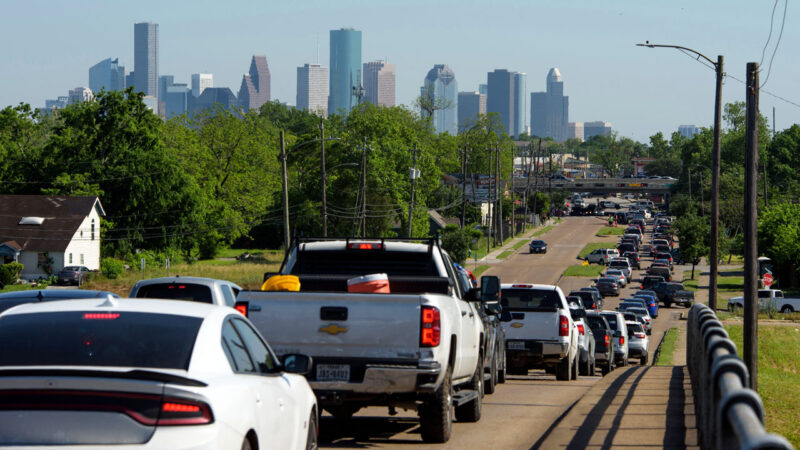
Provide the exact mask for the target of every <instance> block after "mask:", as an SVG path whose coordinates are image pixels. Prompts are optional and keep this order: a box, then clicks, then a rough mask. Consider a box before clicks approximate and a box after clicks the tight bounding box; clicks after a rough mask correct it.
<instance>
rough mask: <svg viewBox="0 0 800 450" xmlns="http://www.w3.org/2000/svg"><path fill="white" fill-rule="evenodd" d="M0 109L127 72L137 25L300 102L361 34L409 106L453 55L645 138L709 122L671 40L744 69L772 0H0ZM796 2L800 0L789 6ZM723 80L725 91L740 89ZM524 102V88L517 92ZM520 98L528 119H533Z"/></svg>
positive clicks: (370, 56)
mask: <svg viewBox="0 0 800 450" xmlns="http://www.w3.org/2000/svg"><path fill="white" fill-rule="evenodd" d="M784 1H785V0H779V1H778V5H777V8H776V11H775V18H774V24H773V32H772V36H771V39H770V42H769V45H768V46H767V50H766V55H765V56H764V58H763V65H762V71H761V75H760V76H761V82H762V83H763V82H764V80H765V78H766V76H767V70H768V65H769V62H770V59H771V56H772V54H773V49H774V47H775V43H776V42H777V38H778V34H779V31H780V26H781V20H782V17H783V6H784ZM0 4H2V11H3V14H2V16H0V43H2V44H0V48H1V49H2V50H0V108H2V107H5V106H7V105H16V104H18V103H20V102H25V103H30V104H31V105H33V106H37V107H38V106H44V101H45V99H50V98H56V97H57V96H59V95H66V94H67V91H68V90H69V89H72V88H74V87H77V86H87V85H88V83H89V80H88V78H89V75H88V72H89V67H91V66H92V65H94V64H96V63H97V62H99V61H101V60H103V59H105V58H109V57H110V58H119V59H120V63H122V64H124V65H125V66H126V70H127V71H130V70H132V69H133V24H134V23H136V22H145V21H149V22H155V23H158V24H159V42H160V48H159V75H174V76H175V82H183V83H188V84H191V74H192V73H198V72H211V73H213V74H214V85H215V87H230V88H231V90H232V91H233V92H234V93H237V92H238V90H239V87H240V85H241V79H242V74H244V73H245V72H247V70H248V69H249V66H250V59H251V57H252V55H253V54H264V55H266V56H267V60H268V63H269V67H270V73H271V76H272V98H273V99H278V100H280V101H282V102H289V103H291V104H294V103H295V96H296V78H297V67H298V66H302V65H303V64H305V63H316V62H319V63H320V64H322V65H324V66H326V67H328V59H329V47H328V44H329V31H330V30H332V29H338V28H342V27H352V28H355V29H357V30H361V31H362V61H363V62H367V61H375V60H388V62H390V63H393V64H396V66H397V102H398V103H399V104H405V105H412V104H413V102H414V99H415V98H416V97H417V96H418V95H419V87H420V86H421V85H422V82H423V79H424V77H425V75H426V74H427V72H428V70H430V69H431V68H432V67H433V65H434V64H447V65H449V66H450V67H451V68H452V69H453V71H454V72H455V75H456V81H457V82H458V89H459V90H460V91H474V90H477V89H478V85H479V84H481V83H486V77H487V72H491V71H493V70H495V69H508V70H513V71H518V72H525V73H527V77H528V78H527V91H528V93H530V92H538V91H543V90H545V79H546V76H547V72H548V71H549V70H550V68H551V67H558V69H559V70H560V72H561V75H562V77H563V80H564V92H565V95H568V96H569V120H570V121H578V122H588V121H596V120H603V121H608V122H611V124H612V127H613V128H614V130H616V131H617V132H618V133H619V134H620V136H627V137H630V138H632V139H634V140H637V141H640V142H647V141H648V139H649V136H651V135H653V134H654V133H656V132H658V131H661V132H663V133H664V134H665V135H666V136H670V135H671V133H672V132H673V131H676V130H677V128H678V126H679V125H682V124H694V125H698V126H711V124H712V123H713V115H714V85H715V78H714V72H713V70H712V69H710V68H708V67H704V66H703V65H701V64H700V63H699V62H697V61H695V60H693V59H692V58H690V57H687V56H686V55H684V54H682V53H681V52H679V51H677V50H673V49H649V48H642V47H636V46H635V44H636V43H640V42H644V41H647V40H649V41H650V42H652V43H663V44H675V45H682V46H685V47H689V48H693V49H695V50H697V51H699V52H701V53H704V54H705V55H706V56H708V57H709V58H711V59H712V60H716V56H717V55H720V54H721V55H723V56H724V58H725V72H726V73H729V74H730V75H731V76H733V77H736V78H738V79H740V80H745V70H746V64H747V63H748V62H759V61H761V60H762V50H763V49H764V46H765V44H766V43H767V38H768V36H769V34H770V17H771V15H772V11H773V6H774V5H775V3H774V2H773V1H772V0H755V1H754V0H750V1H746V0H726V1H724V2H720V1H713V0H660V1H657V0H651V1H641V0H628V1H621V0H603V1H597V0H561V1H543V0H493V1H475V0H332V1H321V0H292V1H278V0H267V1H264V0H261V1H246V0H227V1H225V2H219V1H210V0H191V1H185V0H169V1H163V0H161V1H154V0H136V1H120V0H70V1H63V0H29V1H24V2H23V1H11V0H2V2H1V3H0ZM793 6H794V7H795V8H796V7H797V5H796V4H794V5H793ZM796 11H797V10H796V9H793V8H788V11H787V13H786V19H785V25H784V30H783V34H782V36H781V40H780V44H779V47H778V50H777V52H776V53H775V56H774V60H773V62H772V68H771V70H770V71H769V79H768V80H767V82H766V84H765V85H764V86H763V88H762V89H763V90H762V92H761V97H760V110H761V112H762V114H764V115H766V116H767V117H768V118H769V119H770V123H771V121H772V108H773V107H775V119H776V128H777V129H778V130H782V129H785V128H787V127H789V126H791V125H792V124H795V123H800V106H796V105H792V104H789V103H787V102H785V101H782V100H778V99H776V98H774V97H772V96H770V95H768V94H767V93H766V92H765V91H768V92H770V93H772V94H775V95H778V96H780V97H783V98H785V99H787V100H790V101H792V102H794V103H797V104H800V58H796V54H797V51H798V48H800V26H798V20H800V19H798V17H800V15H798V13H797V12H796ZM744 96H745V86H744V85H743V84H742V83H740V82H738V81H736V80H733V79H732V78H726V80H725V83H724V85H723V101H724V102H733V101H744V98H745V97H744ZM528 102H530V95H528ZM529 108H530V106H528V111H527V116H528V119H529V116H530V110H529Z"/></svg>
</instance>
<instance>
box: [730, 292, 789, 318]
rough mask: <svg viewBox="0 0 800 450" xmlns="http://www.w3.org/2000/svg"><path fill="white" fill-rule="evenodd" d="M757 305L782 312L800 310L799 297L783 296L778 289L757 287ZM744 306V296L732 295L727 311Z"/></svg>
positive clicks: (763, 308)
mask: <svg viewBox="0 0 800 450" xmlns="http://www.w3.org/2000/svg"><path fill="white" fill-rule="evenodd" d="M758 307H759V309H762V310H765V309H768V308H771V309H773V310H775V311H780V312H782V313H784V314H788V313H793V312H795V311H800V298H793V297H784V296H783V291H781V290H780V289H759V290H758ZM734 308H744V297H743V296H740V297H732V298H730V299H729V300H728V311H733V309H734Z"/></svg>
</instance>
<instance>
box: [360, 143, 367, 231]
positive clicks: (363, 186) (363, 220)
mask: <svg viewBox="0 0 800 450" xmlns="http://www.w3.org/2000/svg"><path fill="white" fill-rule="evenodd" d="M361 200H362V202H361V237H362V238H364V237H367V137H366V136H364V146H363V147H361Z"/></svg>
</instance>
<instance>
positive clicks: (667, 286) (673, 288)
mask: <svg viewBox="0 0 800 450" xmlns="http://www.w3.org/2000/svg"><path fill="white" fill-rule="evenodd" d="M653 290H654V291H655V293H656V295H657V296H658V300H659V301H661V302H662V303H664V307H666V308H669V307H670V306H671V305H672V304H673V303H678V302H680V303H689V304H691V301H693V300H694V294H693V293H692V299H691V300H689V299H688V298H687V297H688V295H678V292H679V291H681V294H684V292H688V291H686V290H685V289H684V288H683V283H672V282H667V281H663V282H661V283H658V284H656V285H655V286H653Z"/></svg>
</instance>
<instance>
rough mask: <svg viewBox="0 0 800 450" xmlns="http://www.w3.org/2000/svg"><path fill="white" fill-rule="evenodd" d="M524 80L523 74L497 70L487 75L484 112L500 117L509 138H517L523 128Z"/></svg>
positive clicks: (524, 128)
mask: <svg viewBox="0 0 800 450" xmlns="http://www.w3.org/2000/svg"><path fill="white" fill-rule="evenodd" d="M525 80H526V75H525V74H524V73H519V72H512V71H508V70H506V69H497V70H495V71H493V72H489V73H488V74H487V87H488V95H487V96H486V112H487V113H492V112H494V113H497V114H499V115H500V122H502V124H503V126H504V127H505V128H506V132H507V133H508V135H509V136H518V135H520V134H521V133H523V132H524V131H526V127H525V112H524V111H523V109H524V108H525V84H526V83H525Z"/></svg>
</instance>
